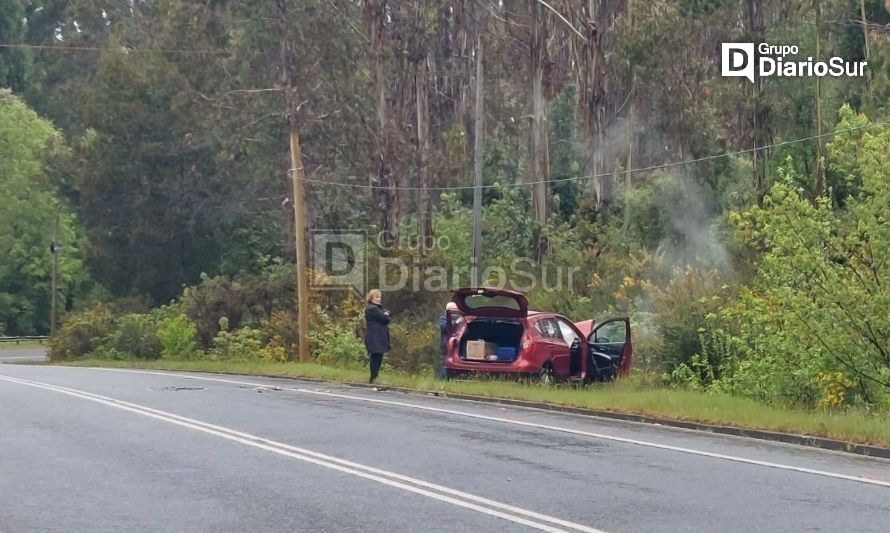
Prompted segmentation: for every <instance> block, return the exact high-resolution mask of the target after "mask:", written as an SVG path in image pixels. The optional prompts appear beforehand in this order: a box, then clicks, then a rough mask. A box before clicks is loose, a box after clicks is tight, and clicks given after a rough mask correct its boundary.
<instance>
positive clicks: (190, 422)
mask: <svg viewBox="0 0 890 533" xmlns="http://www.w3.org/2000/svg"><path fill="white" fill-rule="evenodd" d="M0 380H3V381H7V382H10V383H16V384H19V385H26V386H30V387H34V388H39V389H44V390H48V391H53V392H58V393H62V394H67V395H70V396H74V397H77V398H81V399H85V400H89V401H93V402H96V403H100V404H103V405H107V406H109V407H114V408H117V409H122V410H125V411H129V412H132V413H136V414H140V415H143V416H147V417H150V418H154V419H157V420H161V421H164V422H169V423H171V424H175V425H178V426H182V427H185V428H188V429H193V430H196V431H201V432H203V433H207V434H210V435H214V436H217V437H221V438H224V439H227V440H231V441H234V442H238V443H240V444H244V445H247V446H252V447H255V448H259V449H262V450H266V451H270V452H273V453H276V454H279V455H283V456H286V457H290V458H293V459H298V460H301V461H305V462H308V463H312V464H316V465H318V466H323V467H325V468H330V469H332V470H336V471H339V472H343V473H346V474H351V475H354V476H358V477H361V478H364V479H368V480H371V481H376V482H378V483H382V484H384V485H388V486H391V487H395V488H399V489H402V490H405V491H408V492H413V493H415V494H420V495H422V496H426V497H429V498H432V499H435V500H439V501H443V502H446V503H450V504H452V505H456V506H459V507H463V508H466V509H471V510H474V511H478V512H480V513H483V514H487V515H490V516H494V517H497V518H501V519H504V520H509V521H511V522H515V523H517V524H522V525H525V526H528V527H531V528H534V529H539V530H541V531H550V532H562V531H566V530H572V531H582V532H585V533H603V532H602V531H601V530H598V529H594V528H591V527H588V526H585V525H583V524H577V523H574V522H569V521H567V520H562V519H559V518H556V517H552V516H548V515H544V514H541V513H536V512H534V511H529V510H527V509H522V508H520V507H515V506H512V505H507V504H504V503H500V502H496V501H493V500H489V499H486V498H482V497H480V496H476V495H474V494H471V493H467V492H463V491H458V490H455V489H451V488H448V487H445V486H442V485H437V484H434V483H429V482H426V481H423V480H420V479H415V478H411V477H408V476H403V475H401V474H397V473H395V472H389V471H386V470H382V469H378V468H374V467H370V466H366V465H363V464H360V463H354V462H351V461H347V460H344V459H340V458H338V457H333V456H328V455H324V454H320V453H317V452H313V451H311V450H306V449H302V448H298V447H296V446H291V445H289V444H285V443H281V442H277V441H273V440H269V439H265V438H262V437H259V436H256V435H252V434H249V433H243V432H240V431H237V430H234V429H230V428H226V427H222V426H217V425H214V424H209V423H207V422H202V421H199V420H195V419H191V418H187V417H184V416H180V415H176V414H174V413H169V412H166V411H161V410H158V409H153V408H151V407H147V406H144V405H140V404H135V403H131V402H127V401H124V400H118V399H115V398H110V397H107V396H102V395H99V394H94V393H91V392H86V391H81V390H78V389H72V388H68V387H62V386H58V385H52V384H48V383H41V382H37V381H31V380H27V379H20V378H13V377H10V376H2V375H0ZM434 491H435V492H434ZM460 498H463V499H460ZM523 517H527V518H523ZM535 520H537V521H535ZM555 526H560V527H564V528H567V529H566V530H563V529H559V528H558V527H555Z"/></svg>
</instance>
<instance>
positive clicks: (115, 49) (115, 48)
mask: <svg viewBox="0 0 890 533" xmlns="http://www.w3.org/2000/svg"><path fill="white" fill-rule="evenodd" d="M0 48H18V49H27V50H59V51H62V52H124V53H130V52H133V53H139V52H161V53H169V54H228V53H229V51H228V50H188V49H174V48H134V47H130V46H123V45H122V46H67V45H54V44H26V43H0Z"/></svg>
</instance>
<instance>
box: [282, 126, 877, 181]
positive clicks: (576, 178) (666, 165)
mask: <svg viewBox="0 0 890 533" xmlns="http://www.w3.org/2000/svg"><path fill="white" fill-rule="evenodd" d="M885 125H890V120H886V121H882V122H872V123H869V124H865V125H863V126H855V127H853V128H847V129H844V130H838V131H833V132H828V133H823V134H821V135H811V136H809V137H802V138H800V139H793V140H790V141H783V142H780V143H775V144H769V145H766V146H760V147H757V148H748V149H746V150H739V151H737V152H728V153H723V154H717V155H709V156H705V157H700V158H697V159H689V160H686V161H677V162H674V163H662V164H659V165H652V166H648V167H642V168H634V169H631V170H630V171H627V170H616V171H613V172H604V173H602V174H589V175H585V176H571V177H566V178H556V179H549V180H537V181H525V182H521V183H503V184H495V185H482V188H483V189H495V188H499V187H527V186H532V185H538V184H541V183H562V182H569V181H579V180H585V179H591V178H601V177H608V176H619V175H624V174H625V173H627V172H630V173H632V174H633V173H638V172H649V171H652V170H659V169H663V168H671V167H678V166H684V165H691V164H693V163H702V162H705V161H713V160H715V159H722V158H724V157H732V156H737V155H744V154H750V153H753V152H758V151H761V150H768V149H770V148H779V147H781V146H788V145H791V144H797V143H802V142H806V141H812V140H814V139H820V138H822V137H829V136H831V135H836V134H839V133H847V132H851V131H856V130H861V129H865V128H870V127H873V126H885ZM292 171H293V170H292V169H291V170H290V171H288V172H292ZM303 181H307V182H310V183H318V184H321V185H334V186H338V187H350V188H355V189H380V190H402V191H417V190H420V189H421V188H420V187H409V186H389V185H362V184H359V183H342V182H336V181H325V180H320V179H313V178H303ZM474 188H475V187H474V186H473V185H458V186H451V187H426V190H428V191H463V190H471V189H474Z"/></svg>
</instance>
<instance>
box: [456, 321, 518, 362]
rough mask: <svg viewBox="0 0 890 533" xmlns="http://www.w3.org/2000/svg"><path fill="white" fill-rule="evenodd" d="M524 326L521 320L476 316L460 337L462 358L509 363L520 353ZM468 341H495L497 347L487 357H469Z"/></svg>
mask: <svg viewBox="0 0 890 533" xmlns="http://www.w3.org/2000/svg"><path fill="white" fill-rule="evenodd" d="M523 333H524V326H523V324H522V322H520V321H519V320H511V319H503V318H476V319H475V320H472V321H470V322H468V323H467V328H466V331H465V332H464V335H463V337H461V339H460V358H461V359H462V360H465V361H474V360H476V361H479V362H487V363H509V362H512V361H514V360H516V357H517V356H518V355H519V350H520V343H521V342H522V334H523ZM468 341H485V342H490V343H494V344H495V345H497V348H495V349H494V350H493V353H492V355H490V356H488V357H486V358H485V359H469V358H468V357H467V342H468Z"/></svg>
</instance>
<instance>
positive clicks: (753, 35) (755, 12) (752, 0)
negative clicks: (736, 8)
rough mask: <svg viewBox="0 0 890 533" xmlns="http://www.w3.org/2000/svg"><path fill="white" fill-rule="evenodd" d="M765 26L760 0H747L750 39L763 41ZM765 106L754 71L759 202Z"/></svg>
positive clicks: (759, 198)
mask: <svg viewBox="0 0 890 533" xmlns="http://www.w3.org/2000/svg"><path fill="white" fill-rule="evenodd" d="M764 31H765V27H764V21H763V3H762V0H748V32H749V36H750V41H751V42H754V43H760V42H763V35H764ZM767 113H768V111H767V108H766V106H765V105H764V103H763V80H761V79H760V76H759V75H757V73H756V72H755V74H754V89H753V140H754V152H753V156H752V157H753V163H754V172H753V181H754V191H755V193H756V194H757V202H758V203H761V202H762V201H763V197H764V195H765V194H766V155H767V154H766V150H763V149H761V147H763V146H766V143H767V131H768V130H767V126H768V125H767V120H768V119H767Z"/></svg>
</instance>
